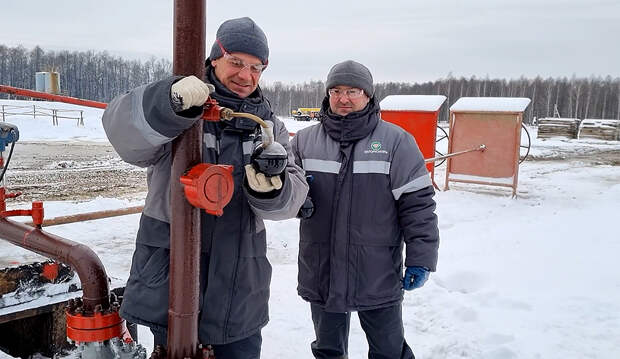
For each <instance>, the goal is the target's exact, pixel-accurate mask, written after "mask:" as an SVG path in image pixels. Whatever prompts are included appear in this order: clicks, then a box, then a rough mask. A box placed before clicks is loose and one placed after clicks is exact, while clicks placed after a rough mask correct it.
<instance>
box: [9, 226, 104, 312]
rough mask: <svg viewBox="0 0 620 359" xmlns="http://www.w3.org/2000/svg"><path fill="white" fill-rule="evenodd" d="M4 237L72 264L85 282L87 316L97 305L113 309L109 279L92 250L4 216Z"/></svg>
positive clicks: (31, 249) (21, 245)
mask: <svg viewBox="0 0 620 359" xmlns="http://www.w3.org/2000/svg"><path fill="white" fill-rule="evenodd" d="M0 238H2V239H4V240H7V241H9V242H11V243H13V244H15V245H16V246H19V247H22V248H25V249H28V250H30V251H33V252H36V253H38V254H40V255H42V256H45V257H47V258H51V259H53V260H56V261H58V262H62V263H65V264H68V265H70V266H71V267H72V268H73V269H74V270H75V271H76V272H77V274H78V276H79V277H80V281H81V283H82V295H83V297H82V301H83V303H84V311H85V313H93V312H94V309H95V307H96V306H97V305H101V307H102V309H103V310H106V309H108V308H110V298H109V295H110V288H109V286H108V276H107V275H106V272H105V268H104V267H103V264H102V263H101V260H99V257H98V256H97V254H95V252H93V250H92V249H90V248H89V247H87V246H85V245H83V244H81V243H77V242H73V241H71V240H68V239H65V238H62V237H59V236H56V235H53V234H51V233H46V232H44V231H42V230H40V229H37V228H33V227H30V226H27V225H25V224H23V223H19V222H15V221H12V220H10V219H6V218H1V217H0Z"/></svg>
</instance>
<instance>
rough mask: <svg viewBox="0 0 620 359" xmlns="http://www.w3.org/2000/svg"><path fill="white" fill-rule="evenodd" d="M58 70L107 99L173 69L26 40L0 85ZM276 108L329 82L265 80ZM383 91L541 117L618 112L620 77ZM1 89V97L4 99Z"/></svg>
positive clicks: (319, 92) (380, 90) (311, 99)
mask: <svg viewBox="0 0 620 359" xmlns="http://www.w3.org/2000/svg"><path fill="white" fill-rule="evenodd" d="M38 71H57V72H58V73H59V74H60V87H61V90H62V91H63V93H64V94H66V95H68V96H72V97H78V98H83V99H89V100H95V101H102V102H109V101H110V100H111V99H112V98H114V97H115V96H117V95H118V94H121V93H123V92H125V91H127V90H129V89H132V88H134V87H137V86H140V85H143V84H146V83H149V82H152V81H155V80H159V79H162V78H165V77H166V76H169V75H170V74H171V73H172V63H171V62H170V61H168V60H165V59H155V58H154V57H153V58H151V59H149V60H147V61H139V60H125V59H123V58H121V57H118V56H111V55H110V54H108V53H107V52H93V51H73V52H70V51H43V50H42V49H41V48H40V47H35V48H34V49H32V50H27V49H25V48H24V47H22V46H17V47H7V46H3V45H0V84H2V85H9V86H14V87H21V88H27V89H34V88H35V73H36V72H38ZM261 87H262V88H263V91H264V93H265V95H266V96H267V97H268V98H269V100H270V102H271V104H272V107H273V109H274V112H275V113H276V114H278V115H281V116H288V115H289V114H290V113H291V110H292V109H296V108H298V107H318V106H320V104H321V101H322V99H323V98H324V97H325V84H324V82H323V81H311V82H309V83H308V82H306V83H303V84H284V83H282V82H273V83H268V84H266V83H264V84H262V86H261ZM375 95H376V96H377V98H378V99H379V101H380V100H382V99H383V98H385V96H388V95H444V96H446V97H447V98H448V100H447V101H446V104H444V106H442V109H441V113H440V117H439V118H440V120H442V121H447V120H448V112H449V111H448V109H449V107H450V106H451V105H452V104H453V103H454V102H455V101H456V100H458V99H459V98H461V97H528V98H530V99H531V100H532V103H531V104H530V106H529V107H528V108H527V110H526V113H525V118H524V120H525V122H526V123H532V121H533V120H534V119H536V118H541V117H553V116H554V115H555V116H558V115H559V116H561V117H573V118H580V119H584V118H607V119H620V79H619V78H611V77H610V76H607V77H605V78H601V77H590V78H577V77H575V76H573V77H571V78H547V79H543V78H540V77H537V78H535V79H527V78H520V79H511V80H505V79H489V78H476V77H471V78H462V77H461V78H455V77H453V76H451V75H448V76H447V77H446V78H444V79H439V80H437V81H432V82H425V83H415V84H411V83H404V82H388V83H379V84H376V94H375ZM6 97H7V95H6V94H0V98H6Z"/></svg>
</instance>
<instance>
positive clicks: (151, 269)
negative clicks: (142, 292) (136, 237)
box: [131, 244, 170, 288]
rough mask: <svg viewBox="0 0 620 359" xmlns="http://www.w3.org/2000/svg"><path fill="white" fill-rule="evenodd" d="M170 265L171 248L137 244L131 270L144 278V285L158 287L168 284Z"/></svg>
mask: <svg viewBox="0 0 620 359" xmlns="http://www.w3.org/2000/svg"><path fill="white" fill-rule="evenodd" d="M169 267H170V250H169V249H167V248H157V247H150V246H145V245H141V244H136V252H135V253H134V258H133V262H132V264H131V271H132V272H133V273H135V274H137V275H138V276H139V277H140V278H141V279H142V282H143V283H144V285H146V286H147V287H150V288H157V287H159V286H161V285H162V284H167V283H168V275H169ZM133 273H132V274H133Z"/></svg>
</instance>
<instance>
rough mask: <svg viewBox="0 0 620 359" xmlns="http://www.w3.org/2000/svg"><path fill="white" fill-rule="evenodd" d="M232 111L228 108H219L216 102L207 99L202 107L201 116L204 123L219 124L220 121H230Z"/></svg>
mask: <svg viewBox="0 0 620 359" xmlns="http://www.w3.org/2000/svg"><path fill="white" fill-rule="evenodd" d="M232 112H233V111H232V110H231V109H229V108H226V107H222V106H219V105H218V104H217V101H215V100H214V99H212V98H211V97H209V98H208V99H207V102H205V104H204V106H203V111H202V116H200V117H201V118H202V119H203V120H205V121H212V122H219V121H221V120H230V117H231V113H232Z"/></svg>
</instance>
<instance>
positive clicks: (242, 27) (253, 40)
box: [209, 17, 269, 64]
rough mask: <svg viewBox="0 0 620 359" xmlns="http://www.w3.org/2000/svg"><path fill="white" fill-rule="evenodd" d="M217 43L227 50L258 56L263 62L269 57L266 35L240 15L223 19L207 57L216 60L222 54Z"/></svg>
mask: <svg viewBox="0 0 620 359" xmlns="http://www.w3.org/2000/svg"><path fill="white" fill-rule="evenodd" d="M218 41H219V43H220V44H221V45H222V46H223V47H224V50H226V51H227V52H229V53H231V52H242V53H244V54H248V55H252V56H256V57H258V58H259V59H260V60H261V61H262V62H263V64H267V62H268V59H269V46H268V45H267V36H265V33H264V32H263V30H261V28H260V27H258V25H256V23H255V22H254V21H253V20H252V19H250V18H249V17H241V18H238V19H231V20H227V21H224V23H223V24H222V25H220V28H219V29H217V33H216V35H215V43H213V47H211V54H210V55H209V59H211V60H217V59H219V58H220V57H222V56H224V53H223V52H222V49H221V48H220V45H219V44H218Z"/></svg>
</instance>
